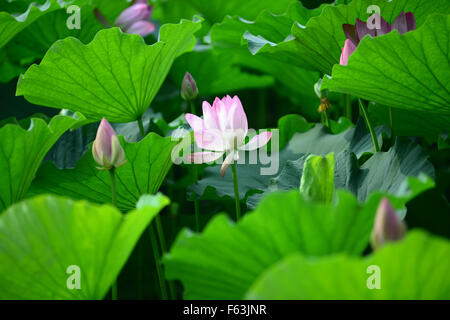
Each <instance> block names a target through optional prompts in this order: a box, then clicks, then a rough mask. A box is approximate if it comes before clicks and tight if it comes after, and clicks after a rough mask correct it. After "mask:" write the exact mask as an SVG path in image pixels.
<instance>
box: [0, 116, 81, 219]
mask: <svg viewBox="0 0 450 320" xmlns="http://www.w3.org/2000/svg"><path fill="white" fill-rule="evenodd" d="M77 116H78V118H75V117H68V116H60V115H58V116H55V117H53V118H52V119H51V121H50V122H49V123H48V124H47V123H46V122H45V121H44V120H43V119H40V118H31V119H30V120H29V121H28V123H27V124H26V129H25V128H23V127H21V126H19V125H16V124H13V123H8V124H5V125H4V126H2V127H1V128H0V172H3V175H2V183H1V184H0V212H1V211H3V210H4V209H6V208H7V207H8V206H9V205H11V204H12V203H14V202H17V201H19V200H21V199H23V198H24V196H25V194H26V193H27V191H28V188H29V187H30V185H31V182H32V180H33V178H34V176H35V174H36V171H37V170H38V168H39V165H40V164H41V162H42V160H43V159H44V157H45V155H46V153H47V152H48V151H49V150H50V148H51V147H52V146H53V144H54V143H55V142H56V141H57V140H58V139H59V137H60V136H61V135H62V134H63V133H64V132H65V131H67V130H69V129H70V128H72V127H73V126H74V125H76V123H78V122H80V121H81V119H82V116H81V115H77Z"/></svg>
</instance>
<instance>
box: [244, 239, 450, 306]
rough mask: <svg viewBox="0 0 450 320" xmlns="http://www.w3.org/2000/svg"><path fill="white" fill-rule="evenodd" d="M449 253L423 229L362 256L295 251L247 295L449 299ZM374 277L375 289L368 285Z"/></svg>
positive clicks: (448, 244) (449, 247) (447, 246)
mask: <svg viewBox="0 0 450 320" xmlns="http://www.w3.org/2000/svg"><path fill="white" fill-rule="evenodd" d="M449 257H450V242H449V241H448V240H447V241H446V240H444V239H442V238H438V237H433V236H431V235H429V234H427V233H424V232H422V231H412V232H410V233H409V234H408V235H407V237H406V238H405V239H404V240H402V241H401V242H398V243H393V244H389V245H386V246H385V247H383V248H382V249H381V250H380V251H377V252H376V253H375V254H372V255H370V256H368V257H365V258H354V257H349V256H345V255H335V256H330V257H324V258H320V259H312V258H305V257H304V256H302V255H301V254H298V253H296V254H293V255H291V256H289V257H287V258H285V259H284V260H282V261H281V262H279V263H277V264H276V265H274V266H273V267H271V268H269V269H268V270H267V271H266V272H264V274H263V275H262V276H261V277H260V278H259V279H258V280H257V281H255V283H254V284H253V285H252V286H251V288H250V290H249V291H248V292H247V294H246V298H247V299H264V300H266V299H267V300H277V299H295V300H297V299H302V300H303V299H339V300H341V299H344V300H346V299H364V300H371V299H384V300H399V299H401V300H405V299H406V300H410V299H414V300H422V299H424V300H430V299H431V300H434V299H436V300H441V299H444V300H447V299H450V280H449V278H448V270H449V268H450V259H449ZM427 270H428V272H427ZM431 270H432V271H431ZM377 276H379V289H377V287H372V285H376V283H377V280H375V277H377ZM371 277H373V278H371ZM369 287H371V289H370V288H369Z"/></svg>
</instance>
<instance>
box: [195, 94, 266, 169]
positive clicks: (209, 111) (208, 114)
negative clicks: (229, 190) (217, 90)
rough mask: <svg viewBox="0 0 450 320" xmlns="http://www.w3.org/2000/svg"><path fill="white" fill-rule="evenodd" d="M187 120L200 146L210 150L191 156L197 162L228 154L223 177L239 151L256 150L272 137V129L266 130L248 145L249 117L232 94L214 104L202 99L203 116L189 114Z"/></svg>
mask: <svg viewBox="0 0 450 320" xmlns="http://www.w3.org/2000/svg"><path fill="white" fill-rule="evenodd" d="M186 120H187V122H188V123H189V125H190V126H191V128H192V130H193V131H194V138H195V142H196V144H197V146H198V147H199V148H202V149H205V150H209V151H204V152H196V153H193V154H190V155H189V156H188V157H189V158H190V160H191V161H193V162H194V163H206V162H211V161H214V160H217V159H219V158H220V157H222V156H223V154H225V153H226V158H225V160H224V162H223V164H222V167H221V169H220V173H221V175H222V176H224V175H225V171H226V169H227V168H228V166H229V165H230V164H231V163H232V162H233V161H235V160H237V159H238V158H239V150H247V151H250V150H256V149H258V148H260V147H262V146H264V145H265V144H267V142H268V141H269V140H270V138H271V137H272V133H271V132H263V133H260V134H259V135H256V136H254V137H253V138H252V139H251V140H250V141H249V142H248V143H247V144H244V143H245V137H246V136H247V132H248V123H247V116H246V114H245V112H244V108H243V107H242V104H241V101H240V100H239V98H238V97H237V96H234V97H233V98H231V97H230V96H229V95H227V96H226V97H224V98H222V100H221V99H219V98H216V99H215V100H214V103H213V106H212V107H211V105H210V104H209V103H208V102H206V101H204V102H203V119H202V118H200V117H198V116H196V115H194V114H191V113H187V114H186Z"/></svg>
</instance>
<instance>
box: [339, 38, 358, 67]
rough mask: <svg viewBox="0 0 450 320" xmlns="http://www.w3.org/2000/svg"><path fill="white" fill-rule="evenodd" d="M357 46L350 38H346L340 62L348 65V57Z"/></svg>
mask: <svg viewBox="0 0 450 320" xmlns="http://www.w3.org/2000/svg"><path fill="white" fill-rule="evenodd" d="M355 50H356V47H355V45H354V44H353V42H352V41H351V40H350V39H347V40H345V44H344V48H342V53H341V60H340V62H339V63H340V64H341V65H343V66H346V65H347V62H348V58H349V57H350V56H351V54H352V53H353V52H355Z"/></svg>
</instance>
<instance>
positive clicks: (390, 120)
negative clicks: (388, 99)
mask: <svg viewBox="0 0 450 320" xmlns="http://www.w3.org/2000/svg"><path fill="white" fill-rule="evenodd" d="M389 127H390V128H391V137H392V140H393V141H394V139H395V134H394V115H393V113H392V107H389Z"/></svg>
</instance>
